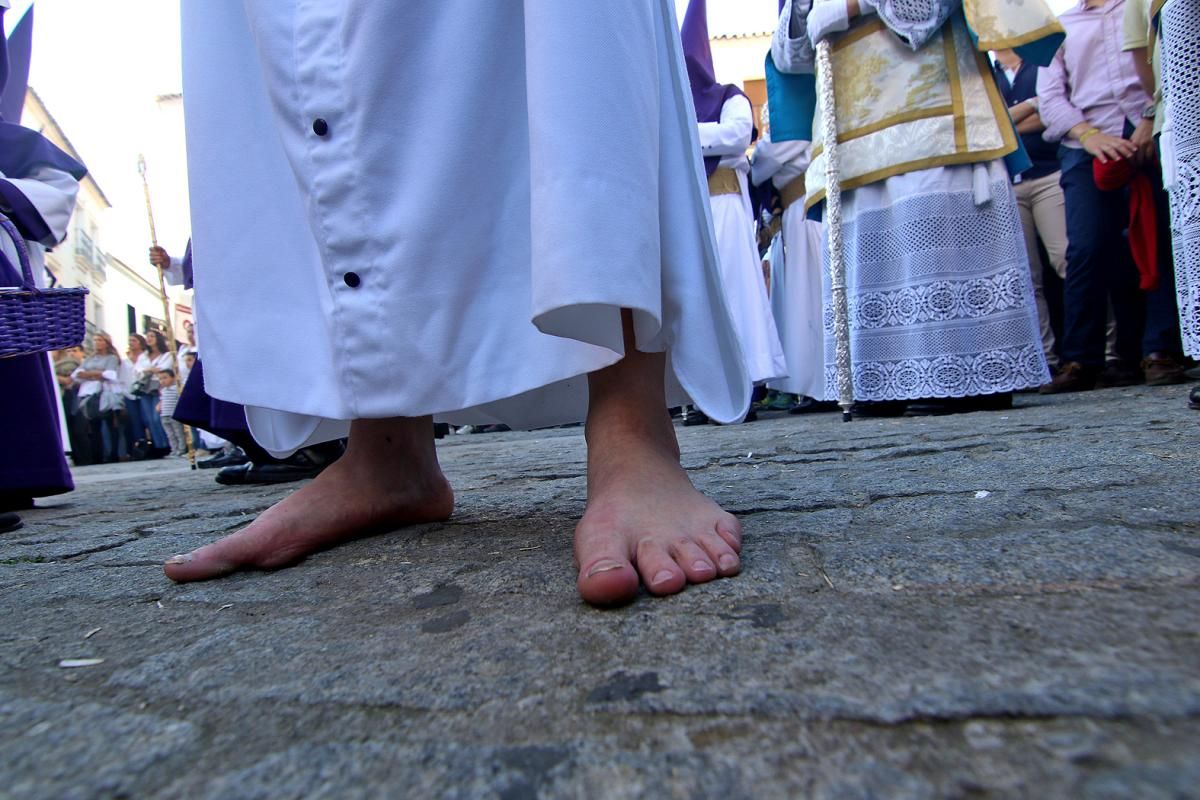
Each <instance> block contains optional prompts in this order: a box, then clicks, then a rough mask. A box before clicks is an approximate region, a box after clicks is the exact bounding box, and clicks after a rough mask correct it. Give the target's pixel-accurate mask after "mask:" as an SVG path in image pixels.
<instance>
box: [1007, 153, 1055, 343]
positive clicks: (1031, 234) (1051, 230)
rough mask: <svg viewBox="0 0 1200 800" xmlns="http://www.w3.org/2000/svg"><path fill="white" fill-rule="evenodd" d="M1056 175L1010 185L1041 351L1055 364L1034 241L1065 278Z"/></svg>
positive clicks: (1039, 260) (1040, 263)
mask: <svg viewBox="0 0 1200 800" xmlns="http://www.w3.org/2000/svg"><path fill="white" fill-rule="evenodd" d="M1059 175H1060V173H1058V172H1052V173H1050V174H1049V175H1045V176H1043V177H1041V178H1034V179H1032V180H1023V181H1021V182H1020V183H1017V184H1014V185H1013V191H1014V192H1015V193H1016V195H1017V208H1018V209H1019V210H1020V212H1021V228H1022V229H1023V230H1024V232H1025V251H1026V252H1027V253H1028V254H1029V274H1030V277H1031V278H1033V293H1034V295H1035V296H1036V297H1037V310H1038V321H1039V322H1040V323H1041V326H1042V350H1043V351H1044V352H1045V353H1046V361H1048V362H1049V363H1050V364H1052V365H1053V364H1057V363H1058V356H1056V355H1055V354H1054V331H1053V330H1051V329H1050V309H1049V307H1048V306H1047V305H1046V292H1045V289H1044V287H1043V285H1042V259H1041V257H1040V256H1039V255H1038V239H1039V238H1040V239H1041V240H1042V244H1043V245H1044V246H1045V247H1046V254H1047V255H1049V256H1050V266H1051V267H1053V268H1054V271H1055V272H1057V273H1058V277H1060V278H1063V279H1065V278H1066V277H1067V212H1066V206H1065V204H1064V201H1063V190H1062V187H1061V186H1059V184H1058V178H1059Z"/></svg>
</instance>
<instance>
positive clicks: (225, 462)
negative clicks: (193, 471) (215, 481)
mask: <svg viewBox="0 0 1200 800" xmlns="http://www.w3.org/2000/svg"><path fill="white" fill-rule="evenodd" d="M249 463H250V459H249V458H247V457H246V454H245V453H243V452H242V451H241V449H240V448H239V449H237V450H234V451H233V452H231V453H221V454H220V455H218V456H213V457H212V458H206V459H204V460H203V461H197V462H196V466H197V467H199V468H200V469H221V468H222V467H236V466H240V465H242V464H249Z"/></svg>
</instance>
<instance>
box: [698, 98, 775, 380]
mask: <svg viewBox="0 0 1200 800" xmlns="http://www.w3.org/2000/svg"><path fill="white" fill-rule="evenodd" d="M752 114H753V112H752V109H751V107H750V101H749V100H747V99H746V98H745V97H742V96H741V95H734V96H733V97H731V98H729V99H728V100H726V101H725V104H724V105H723V106H722V107H721V119H720V121H719V122H701V123H699V130H700V149H701V152H703V154H704V155H705V156H720V157H721V161H720V164H719V166H721V167H724V168H726V169H732V170H734V171H735V172H737V176H738V184H739V185H740V186H741V189H742V191H741V193H740V194H721V195H717V196H715V197H710V198H709V201H710V203H711V207H712V216H713V224H714V225H715V226H716V235H717V252H718V254H719V255H720V262H721V280H722V285H723V286H724V288H725V297H726V300H727V301H728V303H729V309H730V311H731V312H732V313H733V323H734V326H735V327H736V328H737V333H738V339H739V340H740V341H741V344H742V357H743V358H744V359H745V362H746V369H747V371H749V373H750V378H751V380H753V381H755V382H758V381H764V380H767V379H769V378H777V377H781V376H783V375H784V374H786V372H787V363H786V360H785V359H784V355H783V346H782V345H781V344H780V342H779V332H778V331H777V330H776V329H775V319H774V318H773V317H772V315H771V303H770V301H769V300H768V299H767V286H766V283H764V282H763V279H762V260H761V259H760V258H759V257H758V243H757V242H756V241H755V236H754V212H753V211H752V210H751V206H750V192H749V182H748V180H747V177H748V174H749V172H750V162H749V161H748V160H747V159H746V148H748V147H749V146H750V139H751V137H752V136H753V131H754V122H753V116H752Z"/></svg>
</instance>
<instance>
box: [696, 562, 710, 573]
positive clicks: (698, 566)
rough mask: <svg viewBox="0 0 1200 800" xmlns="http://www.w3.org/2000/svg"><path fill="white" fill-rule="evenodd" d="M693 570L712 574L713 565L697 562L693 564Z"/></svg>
mask: <svg viewBox="0 0 1200 800" xmlns="http://www.w3.org/2000/svg"><path fill="white" fill-rule="evenodd" d="M692 569H694V570H696V572H712V571H713V565H712V564H710V563H708V562H707V561H695V562H693V563H692Z"/></svg>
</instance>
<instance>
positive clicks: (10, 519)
mask: <svg viewBox="0 0 1200 800" xmlns="http://www.w3.org/2000/svg"><path fill="white" fill-rule="evenodd" d="M24 525H25V523H24V522H21V518H20V517H19V516H18V515H16V514H10V513H9V512H7V511H6V512H4V513H2V514H0V533H9V532H10V531H15V530H20V529H21V528H22V527H23V526H24Z"/></svg>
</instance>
